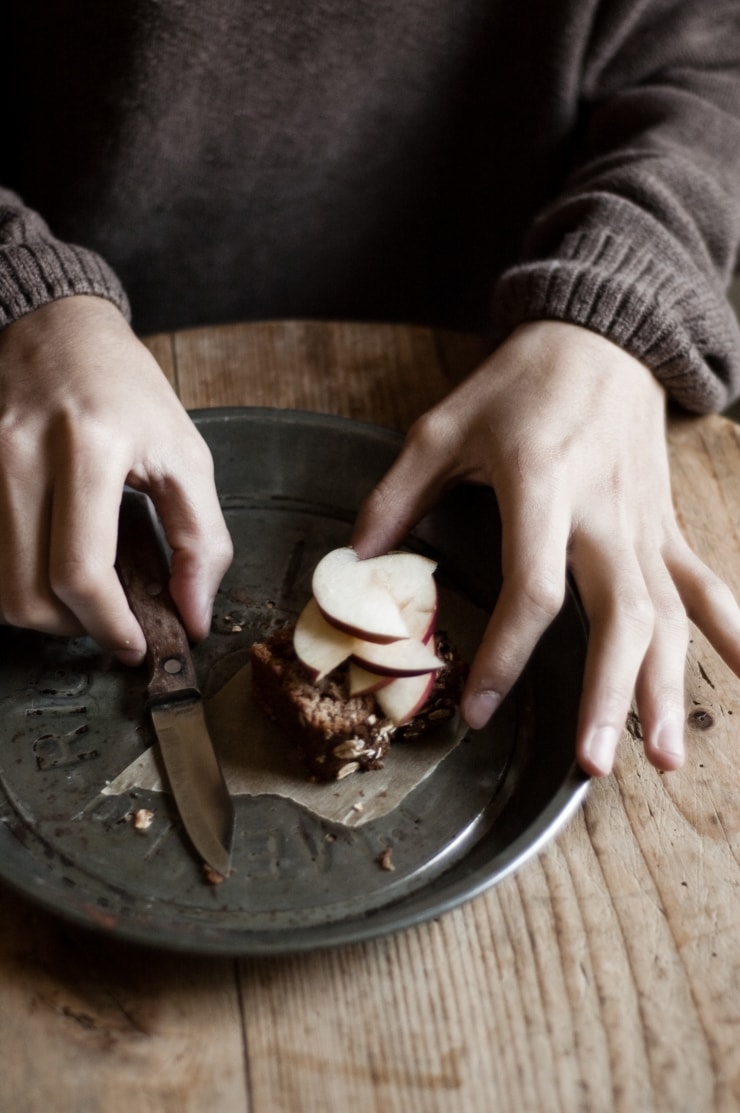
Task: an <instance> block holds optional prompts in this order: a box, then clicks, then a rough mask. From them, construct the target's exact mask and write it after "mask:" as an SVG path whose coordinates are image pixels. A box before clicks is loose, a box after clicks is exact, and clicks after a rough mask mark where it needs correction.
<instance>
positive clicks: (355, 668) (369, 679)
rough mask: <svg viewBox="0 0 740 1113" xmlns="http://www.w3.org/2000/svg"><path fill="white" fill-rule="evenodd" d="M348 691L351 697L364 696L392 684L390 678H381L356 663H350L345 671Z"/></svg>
mask: <svg viewBox="0 0 740 1113" xmlns="http://www.w3.org/2000/svg"><path fill="white" fill-rule="evenodd" d="M347 681H348V690H349V694H350V695H351V696H366V695H368V694H369V693H373V692H377V691H379V690H380V689H381V688H385V686H386V684H392V683H393V677H392V676H381V675H380V673H377V672H371V670H370V669H364V668H363V667H362V665H358V664H357V662H356V661H350V663H349V669H348V670H347Z"/></svg>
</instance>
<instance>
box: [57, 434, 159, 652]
mask: <svg viewBox="0 0 740 1113" xmlns="http://www.w3.org/2000/svg"><path fill="white" fill-rule="evenodd" d="M93 441H94V434H93V433H92V432H91V431H90V430H88V433H87V443H86V444H85V445H84V447H83V446H82V445H79V444H75V443H74V437H72V439H71V443H70V446H69V451H68V452H67V453H66V456H65V459H66V464H65V467H64V468H63V469H60V472H59V476H58V478H57V481H56V483H55V486H54V498H53V505H52V518H51V538H50V548H49V581H50V583H51V587H52V590H53V592H54V594H55V596H56V597H57V598H58V599H60V600H61V601H62V602H63V603H64V604H65V605H66V606H67V607H68V608H69V610H70V611H71V612H72V614H74V615H75V617H76V618H77V620H78V621H79V622H80V624H81V626H82V627H83V628H84V629H85V630H86V631H87V633H88V634H89V635H90V636H91V637H92V638H93V639H94V640H95V641H96V642H97V643H98V645H100V646H102V647H103V648H104V649H108V650H110V651H111V652H113V653H115V654H116V655H117V656H118V657H119V659H120V660H121V661H123V662H125V663H126V664H131V665H135V664H138V663H139V662H140V661H141V660H142V658H143V656H144V653H145V651H146V641H145V638H144V634H143V633H142V630H141V627H140V626H139V624H138V622H137V621H136V619H135V618H134V616H133V614H132V612H131V609H130V607H129V605H128V602H127V600H126V596H125V593H124V591H123V587H122V586H121V581H120V580H119V578H118V575H117V573H116V570H115V560H116V548H117V540H118V510H119V506H120V502H121V491H122V489H123V480H124V477H125V472H126V465H125V462H124V459H123V454H122V451H121V450H117V449H116V447H115V446H111V445H109V446H108V451H107V456H106V455H105V454H104V453H102V452H101V451H100V446H96V445H95V444H94V443H92V442H93ZM116 457H117V458H116ZM101 459H105V460H106V466H105V467H101V466H100V460H101Z"/></svg>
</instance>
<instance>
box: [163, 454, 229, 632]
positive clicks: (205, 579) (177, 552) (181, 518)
mask: <svg viewBox="0 0 740 1113" xmlns="http://www.w3.org/2000/svg"><path fill="white" fill-rule="evenodd" d="M203 450H205V451H203ZM200 461H201V462H200V467H196V468H194V469H192V468H191V469H189V470H188V474H189V476H191V477H192V478H191V480H190V482H188V483H187V484H183V483H182V482H180V481H179V480H178V481H175V480H172V479H170V480H169V481H168V482H167V483H166V484H165V485H164V486H163V487H159V488H158V489H156V490H153V491H150V495H151V497H152V501H153V502H154V506H155V508H156V510H157V513H158V514H159V518H160V521H161V522H162V527H163V529H164V532H165V536H166V538H167V542H168V544H169V545H170V547H171V549H172V574H171V579H170V592H171V595H172V598H173V600H174V602H175V605H176V606H177V609H178V611H179V612H180V616H181V618H182V620H183V623H184V625H185V628H186V630H187V631H188V634H189V636H190V637H191V638H192V640H193V641H200V640H201V639H202V638H205V637H206V636H207V635H208V633H209V631H210V628H211V615H212V611H213V602H214V599H215V596H216V592H217V591H218V588H219V585H220V583H221V580H222V579H223V576H224V573H225V572H226V570H227V569H228V567H229V565H230V564H231V561H232V559H233V556H234V548H233V544H232V541H231V536H230V534H229V531H228V528H227V526H226V522H225V520H224V516H223V512H222V510H221V506H220V503H219V500H218V494H217V491H216V486H215V482H214V478H213V463H212V460H211V456H210V453H209V452H208V450H207V449H206V448H205V444H203V446H202V450H201V452H200Z"/></svg>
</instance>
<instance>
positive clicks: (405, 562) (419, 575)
mask: <svg viewBox="0 0 740 1113" xmlns="http://www.w3.org/2000/svg"><path fill="white" fill-rule="evenodd" d="M363 563H364V564H367V565H370V566H372V570H373V572H374V573H375V574H376V575H377V576H378V578H379V579H380V580H381V581H382V583H384V584H385V586H386V587H387V588H388V590H389V591H390V593H391V595H392V596H393V598H394V599H395V600H396V603H398V606H399V607H400V608H401V610H403V609H404V608H405V607H407V606H409V604H411V605H412V606H413V607H415V608H417V609H419V610H429V611H431V610H434V609H436V605H437V586H436V583H435V581H434V573H435V571H436V568H437V562H436V561H434V560H430V558H429V557H425V556H421V555H420V554H419V553H406V552H402V551H398V552H392V553H384V554H383V556H378V557H370V559H369V560H366V561H363Z"/></svg>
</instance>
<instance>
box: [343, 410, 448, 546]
mask: <svg viewBox="0 0 740 1113" xmlns="http://www.w3.org/2000/svg"><path fill="white" fill-rule="evenodd" d="M434 428H435V423H434V421H433V419H432V418H431V417H430V415H429V414H426V415H425V416H424V417H423V418H421V419H420V420H419V421H417V422H416V424H415V425H414V427H413V429H412V430H411V431H410V433H409V435H408V437H407V439H406V443H405V444H404V447H403V448H402V449H401V452H400V454H399V456H398V457H397V459H396V460H395V462H394V463H393V464H392V465H391V467H390V468H389V469H388V471H387V472H386V474H385V475H384V476H383V478H382V479H381V480H380V482H379V483H378V484H377V485H376V486H375V488H374V489H373V490H372V491H371V492H370V494H369V495H368V496H367V498H366V499H365V500H364V501H363V503H362V505H361V506H360V509H359V511H358V515H357V519H356V521H355V526H354V530H353V532H352V539H351V543H352V545H353V546H354V547H355V549H356V550H357V553H358V555H359V556H360V557H362V558H364V557H371V556H377V555H378V554H380V553H385V552H388V550H389V549H392V548H393V547H394V546H395V545H397V544H398V542H399V541H401V539H402V538H403V537H405V536H406V534H407V533H408V532H409V530H411V529H412V528H413V527H414V526H415V525H416V524H417V523H418V522H419V521H421V519H422V518H423V517H424V515H425V514H426V513H427V512H428V511H429V510H431V508H432V507H433V506H434V504H435V503H436V502H437V501H438V499H439V498H440V496H441V495H442V494H443V492H444V491H445V490H446V489H447V487H448V486H449V485H450V483H451V481H452V478H453V477H452V476H451V475H450V474H449V473H448V469H447V465H446V462H445V460H446V455H445V451H444V446H443V444H442V443H441V441H440V440H439V439H438V438H437V437H436V434H435V432H434Z"/></svg>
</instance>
